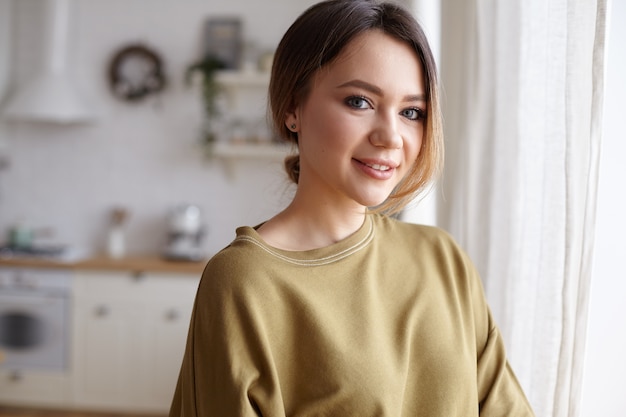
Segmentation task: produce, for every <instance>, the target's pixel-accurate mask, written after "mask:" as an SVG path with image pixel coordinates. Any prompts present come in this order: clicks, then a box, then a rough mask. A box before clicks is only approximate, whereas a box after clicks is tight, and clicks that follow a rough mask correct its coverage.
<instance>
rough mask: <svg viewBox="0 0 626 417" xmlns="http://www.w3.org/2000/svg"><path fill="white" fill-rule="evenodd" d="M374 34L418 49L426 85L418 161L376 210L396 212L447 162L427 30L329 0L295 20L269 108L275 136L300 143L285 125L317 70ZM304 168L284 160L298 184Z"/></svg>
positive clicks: (388, 13)
mask: <svg viewBox="0 0 626 417" xmlns="http://www.w3.org/2000/svg"><path fill="white" fill-rule="evenodd" d="M371 30H380V31H382V32H383V33H385V34H387V35H389V36H392V37H394V38H396V39H399V40H401V41H403V42H406V43H407V44H408V45H409V46H410V47H411V48H412V49H413V50H415V53H416V54H417V57H418V59H419V60H420V62H421V64H422V67H423V72H424V84H425V86H426V101H427V111H426V120H425V125H424V135H423V139H422V145H421V148H420V152H419V155H418V157H417V160H416V161H415V164H414V165H413V167H412V169H411V171H410V172H409V173H408V174H407V175H406V177H405V178H404V179H403V180H402V182H401V183H400V184H398V186H397V187H396V189H395V190H394V191H393V192H392V193H391V195H390V196H389V198H387V200H386V201H385V202H384V203H383V204H382V205H381V206H379V207H378V208H377V211H384V212H387V213H397V212H398V211H400V210H401V209H402V208H403V207H405V206H406V204H408V203H409V202H410V201H411V200H412V199H413V198H414V197H416V196H417V195H418V194H419V193H421V192H422V191H423V190H424V189H426V188H427V187H428V186H429V185H430V184H431V181H432V180H433V179H434V178H435V177H436V176H437V175H438V174H439V172H440V170H441V167H442V164H443V133H442V121H441V110H440V107H439V90H438V81H437V69H436V64H435V60H434V58H433V55H432V52H431V50H430V47H429V45H428V41H427V39H426V36H425V35H424V32H423V30H422V28H421V27H420V25H419V24H418V23H417V21H416V20H415V19H414V18H413V16H412V15H411V14H410V13H409V12H408V11H407V10H405V9H404V8H402V7H401V6H399V5H397V4H393V3H379V2H376V1H374V0H327V1H323V2H321V3H317V4H316V5H314V6H312V7H310V8H309V9H308V10H306V11H305V12H304V13H303V14H302V15H300V17H298V19H296V21H295V22H294V23H293V24H292V25H291V27H290V28H289V29H288V30H287V32H286V33H285V35H284V36H283V38H282V40H281V41H280V43H279V45H278V48H277V50H276V54H275V56H274V62H273V65H272V75H271V80H270V86H269V109H270V111H271V117H272V121H273V124H274V129H275V130H276V132H277V133H278V134H279V135H280V137H281V138H282V139H284V140H286V141H289V142H292V143H295V144H296V145H297V143H298V135H297V134H296V133H295V132H291V131H290V130H289V129H288V128H287V126H286V125H285V120H286V117H287V114H288V113H289V112H290V111H293V109H295V108H296V107H297V106H298V104H300V103H302V102H303V101H304V100H305V99H306V97H307V95H308V93H309V88H310V84H311V80H312V79H313V77H314V75H315V74H316V72H317V71H318V70H320V68H323V67H324V66H325V65H328V64H329V63H331V62H332V61H333V60H334V59H335V58H336V57H337V56H338V55H339V54H340V53H341V51H342V50H343V49H344V48H345V46H346V45H347V44H348V43H349V42H350V41H351V40H352V39H354V38H355V37H356V36H358V35H360V34H362V33H364V32H367V31H371ZM299 165H300V164H299V156H298V155H294V156H289V157H287V159H286V160H285V169H286V170H287V173H288V175H289V177H290V178H291V179H292V180H293V181H294V182H295V183H297V182H298V177H299V168H300V167H299Z"/></svg>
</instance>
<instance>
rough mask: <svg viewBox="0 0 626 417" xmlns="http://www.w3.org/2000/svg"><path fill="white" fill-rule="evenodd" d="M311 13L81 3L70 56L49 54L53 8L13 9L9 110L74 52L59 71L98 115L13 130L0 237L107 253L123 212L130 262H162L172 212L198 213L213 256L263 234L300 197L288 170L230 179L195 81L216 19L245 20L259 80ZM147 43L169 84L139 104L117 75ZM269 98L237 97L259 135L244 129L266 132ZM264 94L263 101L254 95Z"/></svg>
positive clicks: (135, 1) (72, 13) (6, 37)
mask: <svg viewBox="0 0 626 417" xmlns="http://www.w3.org/2000/svg"><path fill="white" fill-rule="evenodd" d="M312 3H313V2H312V1H309V0H299V1H293V0H289V1H288V0H282V1H280V0H279V1H274V2H271V3H265V2H251V1H246V0H233V1H228V2H218V1H185V2H184V3H180V2H174V1H169V0H156V1H141V0H132V1H125V0H119V1H99V0H96V1H89V2H81V1H72V2H70V3H69V5H70V8H69V10H68V16H67V17H68V18H67V20H66V21H62V23H63V24H65V25H67V26H66V27H63V28H62V29H63V30H67V31H68V37H67V39H66V44H63V45H60V47H59V46H57V45H51V42H50V41H51V39H50V32H49V31H48V29H47V25H48V23H49V20H50V16H49V15H47V14H46V13H47V9H48V8H47V7H46V6H47V5H46V1H42V0H20V1H8V0H3V1H2V2H1V4H2V6H1V7H2V17H3V23H2V25H0V26H1V29H0V30H1V31H2V37H1V38H0V39H1V41H2V43H3V45H4V47H2V48H1V51H0V53H2V60H1V61H0V62H1V63H0V71H1V72H0V87H2V91H3V93H4V94H3V95H2V96H3V98H6V97H7V96H8V97H14V95H16V94H19V93H20V92H21V91H23V90H24V89H27V88H29V83H32V82H33V79H34V78H36V76H37V74H38V73H39V72H40V71H41V70H42V68H43V67H44V66H45V65H46V64H47V60H48V59H49V54H50V53H51V51H50V48H51V47H52V48H56V50H57V52H58V49H62V50H61V51H60V55H61V56H58V57H54V58H53V59H58V60H61V61H63V63H64V70H63V71H64V73H65V75H66V76H67V79H68V80H69V81H70V82H69V83H68V87H69V88H71V89H73V90H75V91H68V92H67V93H68V94H70V93H71V94H76V95H77V96H78V97H79V98H80V99H81V100H82V102H83V103H84V108H83V110H84V111H85V112H86V113H87V114H85V115H82V114H81V115H79V117H77V118H76V120H67V121H66V120H58V122H55V120H52V122H45V123H30V122H29V121H28V120H18V121H13V122H6V123H2V124H1V125H0V129H1V131H0V132H1V134H0V155H2V161H3V163H2V166H3V167H4V168H3V169H2V171H1V174H0V230H3V231H6V230H9V229H10V228H12V227H13V226H14V225H16V224H20V225H24V226H26V227H28V228H31V229H34V230H35V231H36V230H42V229H44V230H47V231H48V233H46V234H44V235H43V237H42V236H41V234H40V237H41V238H42V239H45V242H44V243H58V244H67V245H72V246H73V247H75V248H78V249H80V250H81V251H83V250H89V251H99V250H104V249H105V245H106V236H107V228H108V227H109V224H110V212H111V210H112V209H113V208H116V207H121V208H123V209H125V210H127V211H128V219H127V222H126V239H127V242H126V245H127V250H128V251H129V252H155V251H159V250H161V248H162V246H163V245H164V243H165V238H166V233H167V216H168V214H169V211H170V210H172V209H174V208H175V206H177V205H179V204H194V205H197V206H198V207H199V208H200V209H201V212H202V216H203V219H204V221H205V222H206V246H205V247H206V249H207V251H210V252H212V251H215V250H217V249H218V248H220V247H221V246H223V245H224V242H227V241H228V240H229V239H230V238H232V236H233V233H234V227H235V226H236V225H238V224H241V223H245V224H256V223H258V222H259V221H261V220H263V219H265V218H267V217H268V215H270V214H271V213H274V212H275V211H276V210H277V209H278V208H280V207H281V206H282V205H284V204H285V202H286V201H288V199H289V195H290V194H289V193H290V188H289V186H288V183H287V182H286V181H285V180H283V178H284V177H283V175H282V170H281V169H282V168H281V165H280V159H281V158H280V157H272V156H270V157H267V158H263V157H261V158H254V157H253V158H250V157H243V158H236V159H235V160H233V161H232V164H231V165H230V166H229V165H228V164H227V163H224V162H225V161H223V160H220V159H214V160H210V159H208V158H207V157H206V152H205V150H204V149H203V147H202V146H201V140H202V135H203V132H202V126H203V104H202V94H201V89H200V88H199V85H198V82H197V81H196V83H195V84H194V85H192V86H189V85H187V84H186V83H185V73H186V70H187V68H188V67H189V66H190V65H191V64H193V63H194V62H197V61H198V60H200V59H201V57H202V52H203V48H204V45H203V44H204V23H205V21H206V20H207V19H208V18H210V17H226V18H232V17H235V18H237V19H240V21H241V36H242V41H243V48H244V54H243V55H242V62H241V64H242V66H243V65H244V64H245V66H246V68H247V70H248V71H250V72H253V71H259V72H260V71H261V68H260V67H259V61H260V60H261V59H262V57H263V54H265V53H271V52H272V51H273V49H274V48H275V45H276V44H277V42H278V40H279V39H280V36H281V35H282V33H283V32H284V31H285V30H286V28H287V26H288V25H289V24H290V23H291V21H292V20H293V19H294V18H295V17H296V16H297V15H298V14H299V13H300V12H302V10H303V9H304V8H306V7H307V6H308V5H310V4H312ZM53 13H54V12H53ZM134 44H140V45H144V46H145V47H147V48H148V49H149V50H151V51H153V52H154V53H156V54H158V57H159V58H160V60H161V65H162V71H163V74H164V77H165V78H166V82H167V84H166V86H165V87H164V88H163V90H162V91H160V92H157V93H155V94H151V95H147V96H145V98H143V99H141V100H136V101H133V102H131V101H125V100H122V99H120V98H118V97H117V96H115V95H114V94H113V93H112V89H111V85H110V82H109V74H108V72H109V70H110V65H111V62H112V60H113V58H114V55H115V54H116V53H117V52H119V51H120V50H122V49H123V48H125V47H127V46H130V45H134ZM57 55H59V54H57ZM263 70H264V71H266V70H267V68H264V69H263ZM256 75H257V74H253V76H252V78H254V76H256ZM261 79H262V77H261ZM236 82H237V81H235V83H236ZM264 88H266V85H263V84H262V82H260V83H259V84H258V85H257V86H252V87H251V88H249V89H248V90H249V91H241V96H242V97H235V98H234V100H237V103H236V105H237V106H238V108H237V109H236V110H237V111H238V112H239V113H241V114H243V116H244V117H245V118H244V119H242V120H241V121H242V122H244V123H247V124H249V126H240V125H237V120H234V123H233V124H234V126H233V128H232V130H235V129H237V128H239V129H240V130H241V129H244V130H246V129H247V130H250V128H253V127H258V124H262V123H264V121H265V119H264V118H265V101H264V99H265V90H264ZM254 93H257V97H255V99H253V100H250V99H249V97H248V96H246V94H247V95H250V94H254ZM234 94H239V92H235V93H234ZM259 95H261V96H260V98H259V97H258V96H259ZM9 102H10V99H9ZM5 104H6V101H5ZM51 105H53V106H55V105H57V106H58V104H51ZM83 118H84V119H85V120H83ZM230 121H233V117H231V118H230ZM59 122H60V123H59ZM255 123H256V124H255ZM228 129H229V126H226V127H223V130H228ZM226 133H227V134H228V132H226ZM233 133H235V132H233ZM252 134H253V133H251V135H252Z"/></svg>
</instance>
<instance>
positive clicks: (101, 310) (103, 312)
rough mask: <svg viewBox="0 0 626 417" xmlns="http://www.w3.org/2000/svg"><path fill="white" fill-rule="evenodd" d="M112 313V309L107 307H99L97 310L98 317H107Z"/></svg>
mask: <svg viewBox="0 0 626 417" xmlns="http://www.w3.org/2000/svg"><path fill="white" fill-rule="evenodd" d="M110 313H111V309H110V308H109V307H107V306H105V305H101V306H98V307H96V309H95V315H96V317H107V316H108V315H109V314H110Z"/></svg>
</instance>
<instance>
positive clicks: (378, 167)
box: [365, 164, 391, 171]
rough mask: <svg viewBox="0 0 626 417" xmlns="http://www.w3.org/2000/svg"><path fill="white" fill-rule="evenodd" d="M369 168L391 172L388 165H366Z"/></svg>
mask: <svg viewBox="0 0 626 417" xmlns="http://www.w3.org/2000/svg"><path fill="white" fill-rule="evenodd" d="M365 165H367V166H368V167H370V168H372V169H375V170H376V171H389V170H390V169H391V167H390V166H387V165H379V164H365Z"/></svg>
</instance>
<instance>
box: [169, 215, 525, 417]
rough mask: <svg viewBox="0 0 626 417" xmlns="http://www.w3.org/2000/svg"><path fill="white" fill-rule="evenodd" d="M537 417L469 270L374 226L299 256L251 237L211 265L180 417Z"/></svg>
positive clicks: (201, 293)
mask: <svg viewBox="0 0 626 417" xmlns="http://www.w3.org/2000/svg"><path fill="white" fill-rule="evenodd" d="M477 415H481V416H507V417H512V416H532V415H533V412H532V411H531V408H530V406H529V404H528V401H527V400H526V397H525V396H524V393H523V392H522V390H521V388H520V386H519V384H518V382H517V380H516V378H515V376H514V374H513V372H512V371H511V369H510V367H509V365H508V362H507V359H506V355H505V351H504V346H503V342H502V338H501V336H500V333H499V332H498V329H497V327H496V325H495V324H494V322H493V320H492V317H491V314H490V311H489V308H488V306H487V304H486V302H485V297H484V294H483V289H482V286H481V282H480V278H479V276H478V275H477V273H476V271H475V269H474V267H473V265H472V263H471V262H470V260H469V259H468V257H467V256H466V255H465V253H464V252H463V251H462V250H461V249H459V247H458V246H457V245H456V244H455V243H454V241H453V240H452V239H451V238H450V236H449V235H448V234H446V233H445V232H443V231H441V230H439V229H437V228H433V227H428V226H418V225H414V224H408V223H402V222H399V221H396V220H393V219H391V218H388V217H385V216H382V215H377V214H371V215H368V216H367V219H366V221H365V222H364V224H363V226H362V227H361V228H360V229H359V230H358V231H357V232H355V233H354V234H353V235H351V236H349V237H348V238H346V239H345V240H343V241H340V242H338V243H336V244H333V245H331V246H328V247H324V248H321V249H315V250H310V251H302V252H292V251H285V250H279V249H276V248H273V247H270V246H268V245H267V244H266V243H264V242H263V240H262V238H261V237H260V236H259V235H258V233H257V232H256V231H255V229H254V228H251V227H241V228H238V229H237V237H236V238H235V240H234V241H233V242H232V243H231V244H230V245H229V246H228V247H226V248H225V249H223V250H222V251H221V252H219V253H218V254H216V255H215V256H214V257H213V258H212V259H211V260H210V261H209V263H208V264H207V266H206V269H205V271H204V273H203V276H202V280H201V282H200V286H199V289H198V294H197V297H196V302H195V307H194V312H193V316H192V319H191V326H190V330H189V337H188V341H187V349H186V352H185V355H184V359H183V363H182V369H181V373H180V377H179V381H178V385H177V388H176V392H175V394H174V399H173V402H172V408H171V411H170V416H171V417H178V416H183V417H192V416H193V417H195V416H219V417H225V416H271V417H280V416H299V417H304V416H359V417H365V416H385V417H387V416H398V417H400V416H406V417H409V416H411V417H415V416H427V417H454V416H459V417H471V416H477Z"/></svg>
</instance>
